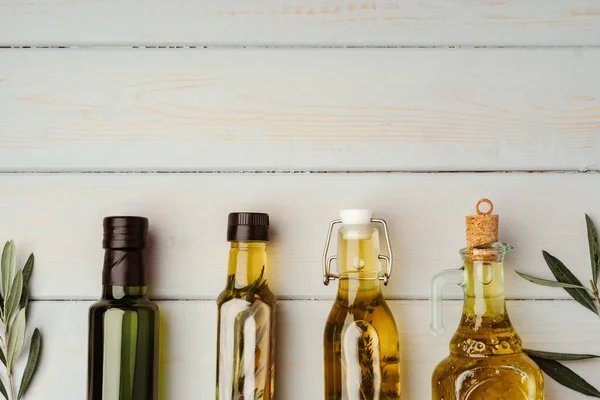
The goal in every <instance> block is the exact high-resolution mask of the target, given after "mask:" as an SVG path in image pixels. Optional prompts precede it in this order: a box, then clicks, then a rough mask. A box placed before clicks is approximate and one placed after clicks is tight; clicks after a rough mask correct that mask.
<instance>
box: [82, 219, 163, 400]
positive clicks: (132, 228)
mask: <svg viewBox="0 0 600 400" xmlns="http://www.w3.org/2000/svg"><path fill="white" fill-rule="evenodd" d="M147 234H148V220H147V219H146V218H142V217H108V218H105V219H104V240H103V247H104V249H105V256H104V269H103V271H102V284H103V292H102V298H101V299H100V301H98V302H97V303H96V304H94V305H92V307H91V308H90V315H89V359H88V390H87V400H157V399H158V331H159V323H160V320H159V314H158V307H157V305H156V304H155V303H153V302H152V301H150V300H149V299H148V296H147V274H146V267H145V265H144V261H143V254H142V252H143V249H144V247H145V245H146V238H147Z"/></svg>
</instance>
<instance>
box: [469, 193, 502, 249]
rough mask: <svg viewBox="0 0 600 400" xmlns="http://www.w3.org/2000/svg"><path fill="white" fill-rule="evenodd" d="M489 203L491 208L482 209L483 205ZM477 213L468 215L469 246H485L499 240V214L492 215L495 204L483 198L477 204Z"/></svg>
mask: <svg viewBox="0 0 600 400" xmlns="http://www.w3.org/2000/svg"><path fill="white" fill-rule="evenodd" d="M483 203H485V204H488V205H489V210H487V211H485V212H483V211H481V209H480V207H481V205H482V204H483ZM475 210H476V211H477V215H468V216H467V217H466V222H467V248H473V247H479V246H484V245H487V244H490V243H494V242H497V241H498V215H492V211H494V204H492V202H491V201H490V200H488V199H481V200H479V201H478V202H477V204H476V205H475Z"/></svg>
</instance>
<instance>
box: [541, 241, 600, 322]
mask: <svg viewBox="0 0 600 400" xmlns="http://www.w3.org/2000/svg"><path fill="white" fill-rule="evenodd" d="M542 254H543V255H544V260H546V264H548V267H549V268H550V271H552V273H553V274H554V277H555V278H556V280H557V281H559V282H562V283H569V284H572V285H577V286H583V285H582V284H581V282H579V279H577V278H576V277H575V275H573V273H572V272H571V271H570V270H569V269H568V268H567V267H566V266H565V264H563V263H562V262H561V261H560V260H559V259H558V258H556V257H554V256H553V255H551V254H550V253H548V252H547V251H542ZM564 289H565V290H566V291H567V293H569V294H570V295H571V297H572V298H573V299H575V301H576V302H578V303H579V304H581V305H582V306H584V307H585V308H587V309H589V310H590V311H592V312H594V313H595V314H597V315H600V314H598V309H597V308H596V305H595V304H594V301H593V300H592V299H591V298H590V296H589V295H588V292H587V290H586V289H574V288H567V287H566V288H564Z"/></svg>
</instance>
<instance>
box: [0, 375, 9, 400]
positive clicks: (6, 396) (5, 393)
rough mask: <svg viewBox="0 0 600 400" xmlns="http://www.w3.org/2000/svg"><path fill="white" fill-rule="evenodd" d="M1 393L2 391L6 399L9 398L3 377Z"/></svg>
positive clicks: (0, 384)
mask: <svg viewBox="0 0 600 400" xmlns="http://www.w3.org/2000/svg"><path fill="white" fill-rule="evenodd" d="M0 393H2V395H3V396H4V398H5V399H6V400H8V393H7V392H6V388H5V387H4V383H2V380H1V379H0Z"/></svg>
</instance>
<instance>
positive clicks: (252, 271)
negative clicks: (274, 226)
mask: <svg viewBox="0 0 600 400" xmlns="http://www.w3.org/2000/svg"><path fill="white" fill-rule="evenodd" d="M227 275H228V279H230V280H231V279H233V281H234V284H235V287H236V288H238V289H239V288H243V287H246V286H248V285H251V284H253V283H254V282H256V281H257V280H259V279H260V281H266V280H267V246H266V243H265V242H258V241H256V242H254V241H252V242H231V248H230V250H229V269H228V273H227Z"/></svg>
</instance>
